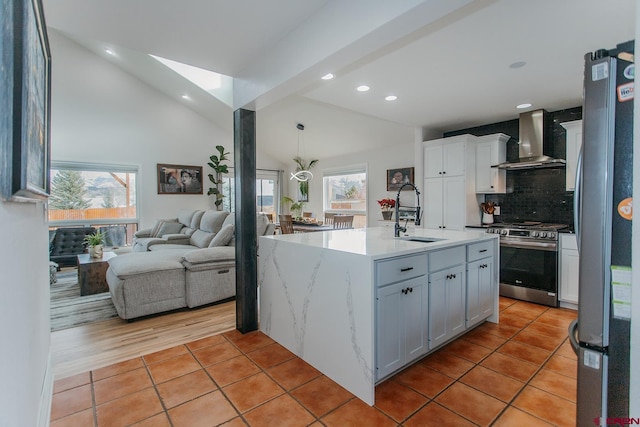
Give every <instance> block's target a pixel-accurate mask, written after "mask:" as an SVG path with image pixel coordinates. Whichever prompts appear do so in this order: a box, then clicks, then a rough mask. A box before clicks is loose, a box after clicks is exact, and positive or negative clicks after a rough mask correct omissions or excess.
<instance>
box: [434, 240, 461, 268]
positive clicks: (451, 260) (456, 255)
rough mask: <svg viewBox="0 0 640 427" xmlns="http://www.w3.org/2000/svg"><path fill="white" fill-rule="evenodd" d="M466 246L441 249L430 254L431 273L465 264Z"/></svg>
mask: <svg viewBox="0 0 640 427" xmlns="http://www.w3.org/2000/svg"><path fill="white" fill-rule="evenodd" d="M465 248H466V247H465V246H456V247H455V248H449V249H441V250H439V251H434V252H431V253H429V272H430V273H432V272H434V271H438V270H442V269H444V268H447V267H451V266H453V265H458V264H464V262H465V259H466V253H465Z"/></svg>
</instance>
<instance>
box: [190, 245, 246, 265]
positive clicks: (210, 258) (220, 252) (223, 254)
mask: <svg viewBox="0 0 640 427" xmlns="http://www.w3.org/2000/svg"><path fill="white" fill-rule="evenodd" d="M235 259H236V248H234V247H231V246H219V247H217V248H204V249H196V250H193V251H189V252H185V253H184V254H182V260H183V261H184V262H183V264H185V265H186V266H189V265H196V264H203V263H213V262H222V261H234V260H235Z"/></svg>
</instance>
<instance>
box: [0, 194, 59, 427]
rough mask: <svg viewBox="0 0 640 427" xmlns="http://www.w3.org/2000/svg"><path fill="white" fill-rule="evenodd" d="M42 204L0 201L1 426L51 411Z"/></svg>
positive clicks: (41, 419) (43, 419)
mask: <svg viewBox="0 0 640 427" xmlns="http://www.w3.org/2000/svg"><path fill="white" fill-rule="evenodd" d="M47 229H48V228H47V223H46V216H45V209H44V204H43V203H42V202H39V203H10V202H2V201H0V236H2V242H3V243H4V244H2V245H0V271H2V298H0V337H2V345H1V346H0V378H1V379H2V380H1V381H0V426H45V425H48V422H47V421H48V417H49V412H50V402H51V401H50V399H51V386H52V372H51V369H50V329H51V327H50V321H49V318H50V315H49V255H48V248H49V240H48V232H47Z"/></svg>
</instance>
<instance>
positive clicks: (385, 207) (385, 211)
mask: <svg viewBox="0 0 640 427" xmlns="http://www.w3.org/2000/svg"><path fill="white" fill-rule="evenodd" d="M378 204H379V205H380V209H382V218H383V219H384V220H385V221H389V220H390V219H391V217H392V216H393V209H394V208H395V207H396V201H395V200H393V199H382V200H378Z"/></svg>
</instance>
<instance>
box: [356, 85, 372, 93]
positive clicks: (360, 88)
mask: <svg viewBox="0 0 640 427" xmlns="http://www.w3.org/2000/svg"><path fill="white" fill-rule="evenodd" d="M369 89H371V88H370V87H369V86H367V85H362V86H358V87H357V88H356V90H357V91H358V92H366V91H368V90H369Z"/></svg>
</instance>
